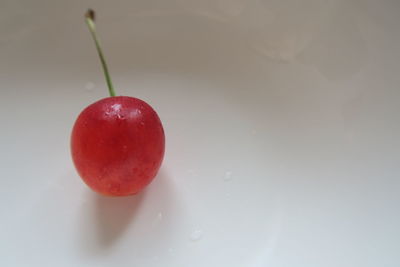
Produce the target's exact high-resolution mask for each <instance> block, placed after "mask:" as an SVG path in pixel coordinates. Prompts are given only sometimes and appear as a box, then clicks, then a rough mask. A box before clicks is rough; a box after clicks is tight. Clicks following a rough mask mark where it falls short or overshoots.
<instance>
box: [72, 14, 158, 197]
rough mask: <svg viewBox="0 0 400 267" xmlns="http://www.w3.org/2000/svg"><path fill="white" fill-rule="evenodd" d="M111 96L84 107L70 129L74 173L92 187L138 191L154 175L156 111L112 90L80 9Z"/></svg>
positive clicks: (126, 192)
mask: <svg viewBox="0 0 400 267" xmlns="http://www.w3.org/2000/svg"><path fill="white" fill-rule="evenodd" d="M85 17H86V23H87V25H88V27H89V30H90V32H91V34H92V37H93V39H94V41H95V44H96V48H97V52H98V54H99V57H100V60H101V64H102V66H103V70H104V75H105V77H106V81H107V85H108V89H109V92H110V95H111V97H108V98H104V99H101V100H99V101H97V102H95V103H93V104H91V105H90V106H88V107H87V108H85V109H84V110H83V111H82V112H81V114H80V115H79V117H78V119H77V120H76V122H75V125H74V127H73V130H72V135H71V154H72V159H73V162H74V164H75V167H76V169H77V170H78V173H79V175H80V176H81V177H82V179H83V180H84V181H85V183H86V184H87V185H88V186H89V187H91V188H92V189H93V190H94V191H96V192H98V193H101V194H104V195H109V196H126V195H132V194H136V193H138V192H139V191H140V190H142V189H143V188H144V187H145V186H146V185H148V184H149V183H150V182H151V181H152V180H153V178H154V177H155V176H156V174H157V172H158V170H159V168H160V165H161V162H162V160H163V157H164V149H165V136H164V130H163V127H162V124H161V121H160V118H159V117H158V115H157V113H156V112H155V111H154V110H153V109H152V107H151V106H150V105H148V104H147V103H146V102H144V101H142V100H140V99H137V98H134V97H128V96H115V92H114V88H113V86H112V82H111V78H110V75H109V72H108V68H107V64H106V61H105V59H104V55H103V52H102V50H101V47H100V44H99V41H98V39H97V36H96V31H95V24H94V11H92V10H88V12H87V13H86V14H85Z"/></svg>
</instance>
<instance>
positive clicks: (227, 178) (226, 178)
mask: <svg viewBox="0 0 400 267" xmlns="http://www.w3.org/2000/svg"><path fill="white" fill-rule="evenodd" d="M230 180H232V172H231V171H226V172H225V174H224V181H226V182H227V181H230Z"/></svg>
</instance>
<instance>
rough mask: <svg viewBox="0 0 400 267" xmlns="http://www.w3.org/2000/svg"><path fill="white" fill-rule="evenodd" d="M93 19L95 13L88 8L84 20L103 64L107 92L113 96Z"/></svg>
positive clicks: (113, 92) (112, 88)
mask: <svg viewBox="0 0 400 267" xmlns="http://www.w3.org/2000/svg"><path fill="white" fill-rule="evenodd" d="M94 20H95V13H94V11H93V10H92V9H89V10H88V11H87V12H86V13H85V21H86V24H87V25H88V27H89V31H90V33H91V34H92V37H93V40H94V43H95V45H96V49H97V53H98V54H99V57H100V61H101V65H102V66H103V71H104V76H105V77H106V82H107V86H108V92H109V93H110V96H115V91H114V87H113V84H112V81H111V77H110V73H109V71H108V67H107V62H106V60H105V58H104V55H103V51H102V50H101V46H100V42H99V39H98V38H97V35H96V25H95V23H94Z"/></svg>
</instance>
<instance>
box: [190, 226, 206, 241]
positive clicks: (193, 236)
mask: <svg viewBox="0 0 400 267" xmlns="http://www.w3.org/2000/svg"><path fill="white" fill-rule="evenodd" d="M202 237H203V231H201V230H200V229H196V230H194V231H193V232H192V233H191V234H190V240H191V241H193V242H196V241H199V240H200V239H201V238H202Z"/></svg>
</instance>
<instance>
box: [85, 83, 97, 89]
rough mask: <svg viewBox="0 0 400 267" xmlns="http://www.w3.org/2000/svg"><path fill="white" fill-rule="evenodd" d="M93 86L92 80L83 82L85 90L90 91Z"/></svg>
mask: <svg viewBox="0 0 400 267" xmlns="http://www.w3.org/2000/svg"><path fill="white" fill-rule="evenodd" d="M94 87H95V84H94V83H92V82H87V83H86V84H85V89H86V90H87V91H92V90H93V89H94Z"/></svg>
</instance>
